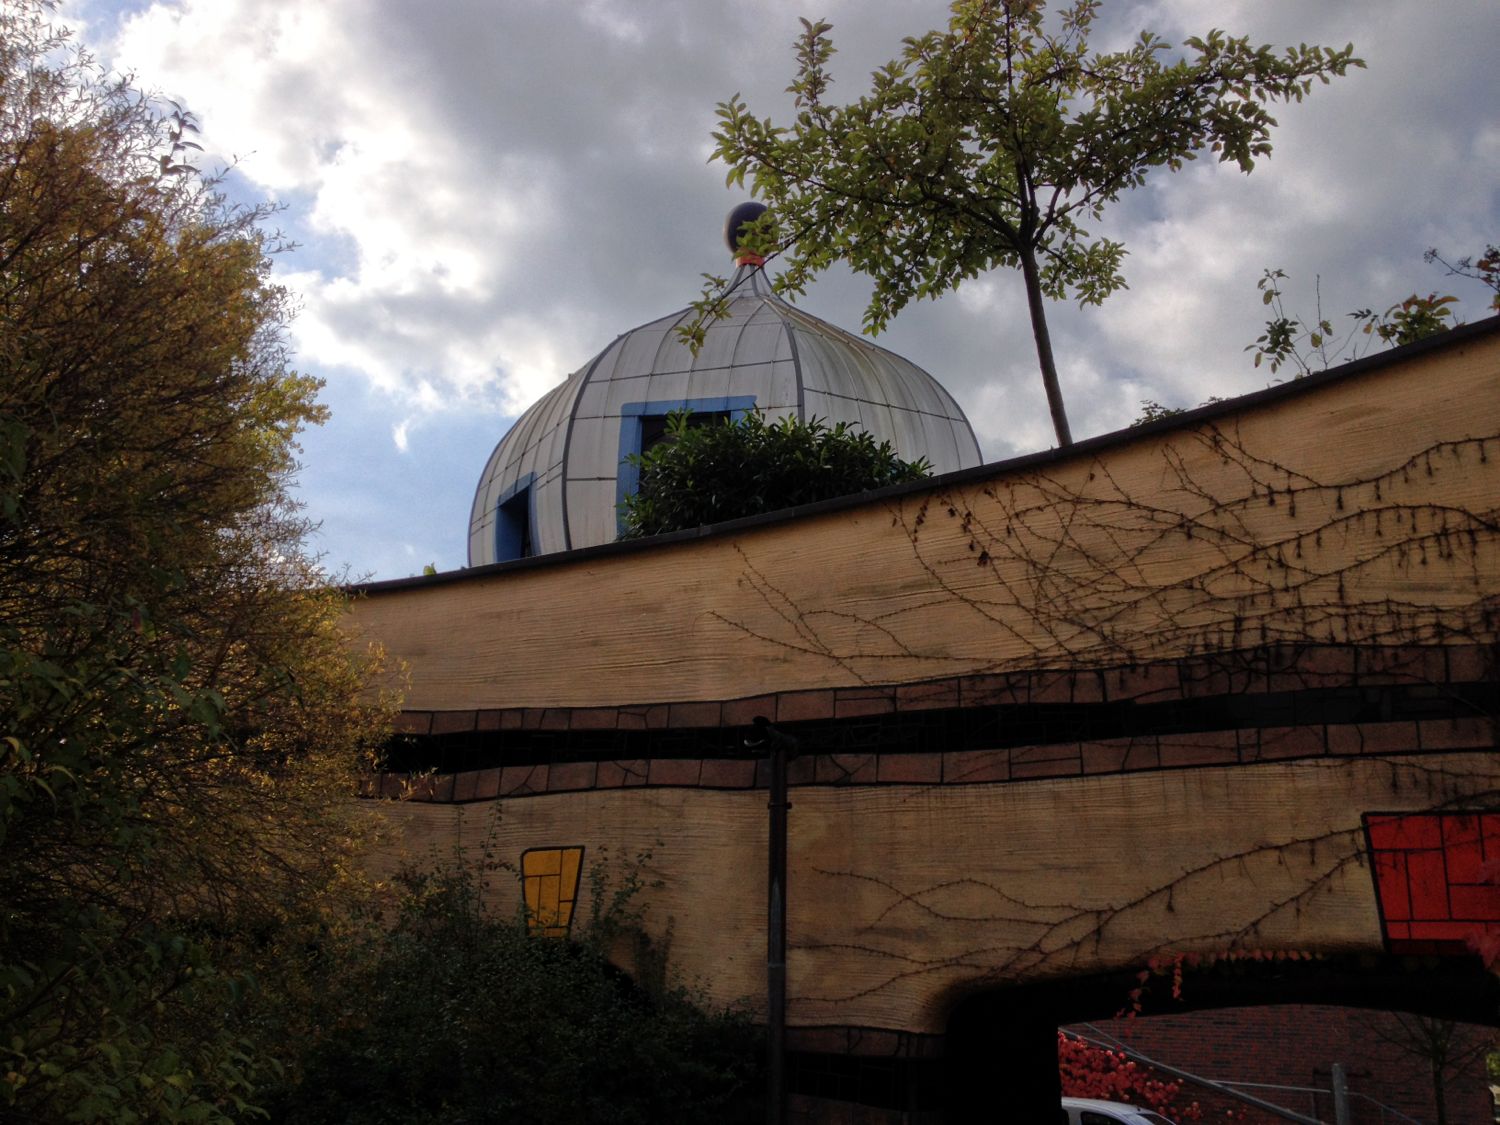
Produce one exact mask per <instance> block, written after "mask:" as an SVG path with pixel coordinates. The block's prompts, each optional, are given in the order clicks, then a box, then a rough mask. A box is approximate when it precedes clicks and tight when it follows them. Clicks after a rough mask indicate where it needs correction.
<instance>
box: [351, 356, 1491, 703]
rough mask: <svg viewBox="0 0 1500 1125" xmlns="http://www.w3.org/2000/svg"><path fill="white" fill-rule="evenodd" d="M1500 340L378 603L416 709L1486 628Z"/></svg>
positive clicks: (706, 690)
mask: <svg viewBox="0 0 1500 1125" xmlns="http://www.w3.org/2000/svg"><path fill="white" fill-rule="evenodd" d="M1497 388H1500V333H1489V334H1488V335H1482V336H1478V337H1470V338H1469V339H1468V340H1467V341H1466V342H1464V343H1462V344H1461V345H1460V346H1454V347H1451V348H1449V349H1447V350H1440V351H1436V352H1428V353H1425V354H1423V355H1421V356H1419V357H1416V358H1412V359H1409V360H1407V361H1404V362H1396V363H1393V364H1391V365H1390V366H1388V367H1385V368H1382V369H1379V370H1376V371H1373V372H1368V373H1366V374H1362V375H1359V376H1357V377H1355V378H1350V379H1345V380H1339V381H1333V382H1329V383H1326V384H1323V385H1321V386H1315V387H1312V388H1310V389H1309V391H1308V392H1307V393H1306V394H1296V395H1292V396H1290V397H1286V398H1282V399H1279V400H1276V401H1272V402H1268V403H1263V404H1261V405H1258V406H1251V407H1247V408H1244V409H1243V410H1242V411H1240V412H1238V413H1233V414H1229V415H1227V416H1223V417H1220V418H1218V419H1217V420H1215V421H1213V422H1209V423H1204V424H1201V425H1198V426H1196V427H1193V428H1189V429H1184V430H1177V431H1171V432H1168V433H1165V434H1155V435H1150V436H1147V437H1143V438H1140V439H1138V440H1135V441H1128V440H1127V441H1124V442H1119V443H1113V444H1108V445H1106V446H1105V447H1104V448H1101V449H1098V450H1095V451H1094V452H1092V453H1090V452H1084V453H1079V454H1076V455H1074V456H1071V457H1066V458H1061V459H1057V460H1053V461H1050V462H1047V463H1045V464H1042V465H1040V466H1038V467H1034V468H1021V469H1015V468H1012V469H1009V470H1004V469H997V471H996V472H995V473H994V475H993V476H991V477H982V478H980V479H976V480H972V481H970V482H968V483H965V484H962V485H935V486H933V488H931V489H930V490H925V491H922V492H917V493H913V494H910V495H907V496H904V497H901V498H899V499H895V500H886V501H877V502H871V503H868V504H865V505H861V506H857V507H854V508H850V509H846V510H842V511H837V512H832V513H827V514H823V515H818V516H811V517H804V518H800V519H794V520H789V521H783V522H779V523H773V524H770V525H766V526H761V527H756V528H752V529H749V530H745V531H741V532H739V533H733V534H720V535H715V536H711V537H707V538H705V539H702V540H695V541H688V542H680V543H675V544H669V545H662V546H657V547H646V548H643V549H640V550H637V551H632V552H625V553H621V554H616V555H609V556H605V557H595V558H585V559H573V560H565V561H560V562H556V563H553V564H551V565H544V566H540V567H536V568H533V569H523V570H517V571H511V572H506V573H500V574H492V575H482V576H476V577H474V578H470V579H463V580H459V581H454V582H448V583H438V584H431V585H426V586H416V587H410V588H405V589H397V590H385V591H376V592H372V593H370V594H369V595H368V596H366V597H364V598H362V599H361V600H359V601H358V602H357V603H356V604H355V606H354V608H353V610H352V612H351V618H350V631H351V633H352V634H353V635H355V636H356V637H371V638H377V639H379V640H380V641H381V642H382V643H383V644H384V645H385V646H386V647H387V649H388V650H389V651H390V652H391V653H392V654H393V655H395V656H397V657H399V658H401V659H402V660H404V661H405V662H406V665H407V667H408V668H409V675H410V680H409V686H408V688H407V691H406V706H407V707H408V708H410V709H421V710H445V709H459V708H475V707H479V708H484V707H518V706H534V707H540V706H569V705H573V706H588V705H592V706H605V705H626V704H636V703H644V702H657V701H678V700H700V699H731V698H737V697H742V696H747V695H755V694H758V693H762V692H770V691H786V690H796V689H804V688H814V687H828V686H848V685H855V684H861V683H883V684H889V683H896V682H907V681H913V680H921V679H926V678H931V677H936V676H948V675H953V674H955V673H964V672H975V671H987V670H994V669H1013V668H1027V667H1059V666H1061V667H1079V666H1114V665H1119V664H1122V663H1127V662H1130V661H1134V660H1143V659H1148V658H1151V659H1160V658H1170V657H1175V656H1180V655H1183V654H1186V653H1191V652H1195V651H1204V650H1209V651H1214V650H1224V649H1233V648H1240V647H1245V646H1247V645H1255V644H1260V643H1266V642H1271V641H1276V640H1288V641H1293V642H1301V641H1309V640H1311V641H1320V642H1331V643H1344V642H1355V643H1368V642H1375V643H1403V642H1408V643H1409V642H1417V643H1434V642H1437V643H1444V642H1445V641H1447V640H1449V639H1451V638H1455V637H1469V638H1473V639H1479V640H1484V639H1486V638H1487V637H1489V636H1490V634H1491V633H1492V632H1493V624H1492V623H1490V624H1486V622H1485V620H1484V617H1485V612H1486V611H1485V606H1486V605H1489V606H1493V604H1494V599H1495V598H1496V596H1497V591H1500V527H1497V515H1496V513H1497V497H1500V389H1497Z"/></svg>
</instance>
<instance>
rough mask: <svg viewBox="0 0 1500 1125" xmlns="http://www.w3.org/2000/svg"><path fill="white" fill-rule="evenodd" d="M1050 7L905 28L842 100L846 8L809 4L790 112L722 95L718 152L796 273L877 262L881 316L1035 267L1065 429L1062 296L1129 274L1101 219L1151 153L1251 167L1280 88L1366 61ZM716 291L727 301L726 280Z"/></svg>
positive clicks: (790, 279) (977, 2)
mask: <svg viewBox="0 0 1500 1125" xmlns="http://www.w3.org/2000/svg"><path fill="white" fill-rule="evenodd" d="M1045 7H1046V6H1045V3H1044V0H955V2H954V3H953V4H952V9H951V10H952V18H951V19H950V21H949V24H948V27H947V29H946V30H942V31H931V32H928V33H927V34H925V35H921V36H916V37H913V38H909V39H907V40H906V41H905V47H904V49H903V51H902V53H901V55H900V57H898V58H896V59H894V60H892V61H891V62H889V63H887V64H886V65H885V66H883V67H881V68H880V69H878V70H877V71H875V73H874V75H873V76H872V79H871V90H870V93H868V94H866V95H864V96H863V97H861V98H860V99H859V100H857V101H854V102H851V103H849V104H847V105H842V106H840V105H833V104H830V103H829V102H828V101H827V95H828V92H829V89H830V86H831V83H832V75H831V73H830V70H829V63H830V60H831V59H832V56H833V54H834V46H833V42H832V40H831V39H830V37H829V32H830V30H831V25H830V24H828V23H827V22H823V21H818V22H811V21H807V20H804V21H803V34H802V36H801V38H800V39H799V40H798V42H797V48H796V52H797V73H796V76H795V77H794V79H793V80H792V84H791V86H790V87H788V90H789V92H791V93H792V94H793V95H794V96H795V98H796V105H797V114H796V117H795V119H794V120H793V122H792V124H791V125H776V124H774V123H773V122H772V121H771V120H770V119H769V118H761V117H757V116H755V115H754V114H753V113H751V111H750V109H749V107H748V106H747V105H746V104H745V103H744V102H743V101H741V100H740V98H739V97H738V96H735V97H733V98H731V99H730V100H729V101H727V102H724V103H722V104H721V105H720V106H719V111H718V112H719V129H718V131H717V132H716V133H715V134H714V138H715V141H716V148H715V150H714V155H715V156H716V157H717V158H718V159H720V160H722V161H724V162H725V163H726V164H728V165H729V176H728V179H729V181H730V182H731V183H739V184H744V183H745V181H746V178H747V177H748V178H749V180H750V182H751V184H752V185H753V188H754V190H755V192H756V194H757V195H759V196H760V197H761V198H762V199H763V200H765V201H766V202H767V203H768V204H770V206H771V208H772V211H773V214H774V220H773V219H772V218H771V217H769V216H768V217H766V218H764V219H762V220H760V221H759V224H758V226H757V229H756V231H755V232H754V235H755V236H757V237H758V239H759V243H760V245H759V247H756V246H755V245H754V239H753V238H752V240H751V244H752V248H758V249H761V250H772V249H776V248H778V246H777V245H776V244H777V243H778V240H779V243H780V247H781V248H784V249H785V251H786V254H785V262H786V270H785V272H784V273H783V274H782V275H781V277H780V279H779V284H780V286H781V287H782V288H783V289H785V290H789V291H791V292H797V293H800V292H802V291H803V290H804V288H805V287H806V285H807V283H808V281H809V279H810V278H812V277H813V276H814V275H816V274H817V273H820V272H821V271H823V270H825V269H827V268H828V267H829V266H831V265H833V264H834V263H835V262H838V261H844V262H847V263H848V264H849V265H850V266H852V267H853V268H854V269H855V270H857V271H859V272H861V273H865V274H868V275H869V276H870V278H871V279H872V281H873V283H874V289H873V293H872V295H871V298H870V303H869V306H868V308H867V309H866V310H865V318H864V319H865V328H866V329H867V330H868V331H871V332H874V331H878V330H879V329H881V328H883V327H884V326H885V324H886V323H887V322H888V321H889V320H890V318H891V317H892V316H894V315H895V314H896V313H898V312H899V311H900V310H901V309H902V308H903V307H904V306H905V305H906V304H907V302H909V301H911V300H912V299H914V298H921V297H937V296H939V295H940V294H942V293H945V292H947V291H948V290H950V289H954V288H956V287H957V286H959V285H960V284H962V283H963V282H964V281H966V280H968V279H970V278H973V277H976V276H978V275H979V274H981V273H985V272H987V271H989V270H993V269H998V268H1018V269H1020V270H1021V272H1022V274H1023V276H1024V279H1025V284H1026V294H1027V300H1028V307H1029V311H1030V315H1031V324H1032V331H1033V335H1034V337H1035V340H1036V346H1037V356H1038V360H1039V363H1040V366H1041V371H1042V377H1043V382H1044V385H1045V386H1046V389H1047V396H1048V404H1049V406H1050V408H1051V412H1052V418H1053V422H1054V425H1055V427H1056V430H1057V437H1058V442H1059V444H1062V445H1066V444H1068V443H1069V442H1070V441H1071V435H1070V432H1069V428H1068V423H1067V416H1066V413H1065V411H1064V409H1063V401H1062V395H1061V392H1060V390H1059V387H1058V382H1057V373H1056V366H1055V363H1054V361H1053V358H1052V347H1051V343H1050V337H1049V334H1048V331H1047V320H1046V311H1045V301H1046V300H1061V299H1063V298H1065V297H1067V296H1070V295H1071V296H1074V297H1076V298H1077V299H1078V300H1079V301H1080V302H1081V303H1082V304H1085V305H1087V304H1098V303H1100V302H1101V301H1103V300H1104V299H1105V298H1106V297H1107V296H1109V295H1110V294H1111V293H1113V292H1114V291H1115V290H1117V289H1119V288H1121V287H1123V286H1124V284H1125V280H1124V277H1123V275H1122V274H1121V271H1120V266H1121V261H1122V259H1123V257H1124V254H1125V248H1124V247H1123V246H1122V245H1121V244H1120V243H1118V242H1116V241H1114V240H1112V239H1109V238H1107V237H1096V236H1095V235H1094V234H1093V233H1092V232H1091V231H1090V230H1089V229H1088V227H1089V225H1091V224H1093V223H1095V222H1097V221H1098V220H1100V219H1102V218H1103V215H1104V211H1105V209H1106V207H1107V206H1108V205H1109V204H1110V203H1112V202H1114V201H1115V200H1116V199H1118V198H1119V196H1120V195H1121V194H1122V193H1123V192H1125V191H1127V190H1128V189H1130V188H1134V187H1139V186H1140V185H1141V184H1143V183H1145V182H1146V179H1147V177H1148V176H1149V175H1150V174H1151V173H1152V172H1153V171H1155V170H1157V169H1163V168H1164V169H1167V170H1169V171H1176V170H1178V169H1180V168H1182V167H1183V165H1184V164H1185V163H1186V162H1187V161H1189V160H1192V159H1194V158H1195V157H1196V156H1197V154H1198V153H1200V152H1209V153H1212V154H1214V155H1215V156H1217V157H1218V159H1219V160H1221V161H1226V162H1232V163H1234V164H1236V165H1237V166H1238V167H1239V168H1240V169H1241V170H1243V171H1245V172H1249V171H1250V170H1251V169H1252V168H1253V167H1254V165H1255V161H1256V159H1257V158H1260V157H1264V156H1267V155H1269V154H1270V152H1271V143H1270V139H1269V138H1270V131H1271V128H1272V126H1274V125H1275V124H1276V120H1275V118H1273V117H1272V116H1271V113H1270V107H1271V105H1272V104H1273V103H1277V102H1290V101H1300V100H1301V99H1302V98H1303V97H1304V96H1305V95H1306V94H1307V93H1308V92H1309V91H1310V90H1311V88H1312V84H1313V83H1314V82H1327V81H1329V80H1330V78H1332V77H1334V76H1338V75H1342V74H1344V73H1345V72H1346V70H1347V69H1348V68H1349V67H1351V66H1362V65H1363V63H1362V62H1361V61H1360V60H1359V59H1357V58H1355V57H1354V54H1353V48H1352V46H1351V47H1345V48H1343V49H1342V50H1331V49H1328V48H1325V47H1319V46H1307V45H1305V44H1304V45H1301V46H1298V47H1291V48H1287V49H1285V50H1283V51H1281V52H1277V51H1276V50H1275V49H1274V48H1272V47H1270V46H1264V45H1263V46H1252V45H1251V44H1250V42H1249V41H1248V40H1247V39H1245V38H1236V37H1232V36H1229V35H1226V34H1225V33H1224V32H1222V31H1218V30H1213V31H1209V32H1208V33H1207V34H1205V35H1203V36H1200V37H1194V38H1190V39H1188V40H1186V42H1185V43H1184V45H1183V47H1184V49H1183V50H1180V51H1179V50H1174V48H1173V47H1172V46H1171V45H1170V44H1168V43H1167V42H1165V41H1164V40H1162V39H1161V38H1160V37H1159V36H1157V35H1155V34H1154V33H1152V32H1149V31H1146V32H1142V33H1141V35H1140V36H1139V38H1138V39H1137V40H1136V41H1135V42H1134V43H1133V44H1132V45H1131V46H1130V47H1128V48H1127V49H1125V50H1122V51H1111V52H1094V51H1090V49H1089V45H1088V40H1089V34H1090V31H1091V30H1092V28H1093V25H1094V22H1095V19H1096V18H1097V15H1098V9H1099V2H1098V0H1074V2H1072V3H1070V4H1068V5H1067V6H1066V7H1064V8H1063V9H1062V11H1061V12H1060V14H1059V15H1058V17H1057V19H1056V20H1055V21H1049V20H1048V19H1046V18H1045V17H1046V12H1045ZM773 222H774V226H773ZM777 231H779V232H780V233H779V235H777V234H776V232H777ZM700 308H701V309H702V310H703V311H704V312H705V314H708V313H710V312H711V311H712V308H713V301H712V299H711V298H710V297H706V298H705V301H704V303H703V304H702V305H701V306H700ZM695 327H698V328H701V325H699V326H687V329H686V331H687V332H688V334H689V335H691V334H692V332H693V331H694V329H695Z"/></svg>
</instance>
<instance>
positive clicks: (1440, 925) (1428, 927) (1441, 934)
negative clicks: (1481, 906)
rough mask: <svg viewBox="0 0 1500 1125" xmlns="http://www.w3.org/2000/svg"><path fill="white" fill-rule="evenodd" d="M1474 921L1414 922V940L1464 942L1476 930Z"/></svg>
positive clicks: (1412, 929) (1412, 931)
mask: <svg viewBox="0 0 1500 1125" xmlns="http://www.w3.org/2000/svg"><path fill="white" fill-rule="evenodd" d="M1474 929H1475V927H1474V924H1473V923H1472V922H1413V923H1412V924H1411V936H1412V938H1413V940H1423V939H1425V940H1427V941H1457V942H1462V941H1463V940H1464V939H1465V938H1466V937H1468V936H1469V935H1470V934H1472V933H1473V932H1474Z"/></svg>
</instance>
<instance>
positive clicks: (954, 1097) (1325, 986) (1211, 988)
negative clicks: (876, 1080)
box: [939, 955, 1500, 1125]
mask: <svg viewBox="0 0 1500 1125" xmlns="http://www.w3.org/2000/svg"><path fill="white" fill-rule="evenodd" d="M1137 983H1138V982H1137V979H1136V976H1135V974H1134V973H1133V972H1128V973H1115V974H1109V975H1103V976H1095V977H1084V978H1077V979H1070V980H1065V981H1056V982H1051V983H1047V984H1035V985H1025V986H1021V987H1016V988H1007V989H996V990H993V991H987V992H982V993H977V994H974V995H971V996H968V997H966V998H964V999H963V1000H961V1001H960V1002H959V1003H958V1004H956V1005H955V1006H954V1008H953V1010H952V1012H951V1014H950V1016H949V1020H948V1027H947V1037H946V1043H945V1044H944V1048H945V1049H944V1057H943V1063H942V1068H941V1075H942V1078H941V1082H940V1083H939V1088H940V1090H941V1112H942V1116H941V1119H942V1120H943V1121H946V1122H964V1123H970V1122H982V1121H1016V1122H1028V1123H1030V1122H1037V1123H1046V1125H1052V1123H1053V1122H1056V1121H1058V1120H1059V1119H1060V1115H1059V1111H1058V1100H1059V1098H1060V1097H1061V1095H1062V1090H1061V1084H1060V1081H1059V1078H1058V1067H1057V1029H1058V1028H1059V1027H1060V1026H1064V1025H1067V1024H1074V1023H1083V1022H1086V1021H1090V1020H1101V1019H1108V1018H1110V1017H1112V1016H1114V1015H1115V1014H1116V1013H1117V1012H1119V1011H1120V1010H1121V1009H1122V1008H1123V1007H1125V1006H1126V1005H1127V1004H1128V1003H1129V1001H1128V997H1129V995H1130V991H1131V989H1133V988H1135V987H1136V985H1137ZM1171 992H1172V989H1171V985H1170V982H1169V981H1166V980H1160V981H1157V982H1156V985H1155V987H1148V988H1147V990H1146V991H1145V993H1144V994H1143V996H1142V998H1141V1014H1142V1015H1151V1014H1156V1013H1161V1014H1165V1013H1168V1012H1172V1013H1186V1012H1192V1011H1199V1010H1203V1009H1209V1008H1246V1007H1255V1006H1259V1005H1267V1004H1331V1005H1339V1006H1342V1007H1351V1008H1375V1009H1384V1010H1391V1011H1400V1012H1409V1013H1412V1014H1415V1015H1423V1016H1432V1017H1437V1018H1440V1019H1450V1020H1457V1021H1462V1022H1465V1023H1475V1024H1484V1025H1488V1026H1500V981H1497V979H1496V978H1495V977H1494V976H1493V975H1492V974H1490V973H1488V972H1486V971H1485V970H1484V967H1483V966H1482V965H1481V964H1480V963H1479V961H1478V959H1477V958H1467V957H1442V958H1439V957H1430V958H1417V957H1392V956H1376V955H1341V956H1333V957H1325V958H1320V959H1317V960H1312V961H1300V960H1299V961H1285V962H1262V961H1234V962H1227V963H1220V964H1219V965H1216V966H1215V967H1214V968H1212V969H1205V970H1199V971H1190V972H1189V973H1188V975H1187V977H1186V979H1185V982H1184V986H1183V992H1182V997H1181V998H1180V999H1173V998H1172V995H1171Z"/></svg>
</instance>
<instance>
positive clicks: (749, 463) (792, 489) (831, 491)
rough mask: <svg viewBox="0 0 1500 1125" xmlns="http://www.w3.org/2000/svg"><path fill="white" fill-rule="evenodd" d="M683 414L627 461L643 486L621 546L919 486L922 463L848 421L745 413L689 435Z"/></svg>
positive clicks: (927, 468)
mask: <svg viewBox="0 0 1500 1125" xmlns="http://www.w3.org/2000/svg"><path fill="white" fill-rule="evenodd" d="M689 417H690V416H689V414H688V413H687V412H686V411H683V412H679V413H677V414H673V415H672V416H671V417H670V418H669V419H668V422H667V436H666V440H665V441H662V442H660V443H658V444H657V445H654V446H652V447H651V448H650V449H648V450H646V451H645V452H644V453H639V454H634V455H632V456H631V457H630V458H629V460H630V462H631V464H633V465H635V466H636V468H638V469H639V470H640V486H639V487H638V488H637V490H636V491H635V493H634V494H632V495H630V496H627V497H626V498H625V505H624V521H625V530H624V531H623V532H622V533H621V536H620V537H621V538H622V539H634V538H639V537H641V536H645V535H660V534H662V533H663V532H666V531H678V530H680V529H682V528H687V527H698V526H700V525H702V524H709V523H722V522H723V521H724V520H733V519H739V518H740V517H741V516H753V515H758V514H759V513H761V512H771V511H775V510H777V509H779V508H791V507H795V506H796V505H798V504H811V503H813V502H815V501H818V500H829V499H832V498H833V497H835V496H846V495H849V494H851V493H855V492H865V491H868V490H869V489H872V488H882V487H884V486H885V485H888V484H900V483H902V482H904V481H911V480H920V479H921V478H923V477H925V476H928V475H930V474H931V472H932V467H931V465H929V464H928V463H927V460H926V458H922V459H921V460H918V461H903V460H901V458H900V457H898V456H897V455H896V451H895V450H894V449H893V448H892V447H891V443H890V442H888V441H881V442H877V441H876V440H875V438H874V437H873V436H872V435H871V434H870V433H869V432H867V431H865V430H856V429H854V428H853V427H851V426H850V425H849V424H848V423H847V422H838V423H836V424H835V425H834V426H832V427H829V426H828V425H827V424H825V423H824V422H822V421H821V420H819V419H817V418H814V419H812V420H811V421H808V422H802V421H799V420H798V419H797V418H796V417H794V416H792V415H787V416H785V417H783V418H781V419H779V420H778V421H776V422H767V421H766V419H765V416H764V415H762V414H760V413H759V412H756V411H752V412H750V413H747V414H744V415H742V416H741V417H739V418H738V419H735V420H733V421H729V420H724V421H722V422H720V423H719V424H717V425H709V426H693V425H690V424H689Z"/></svg>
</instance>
